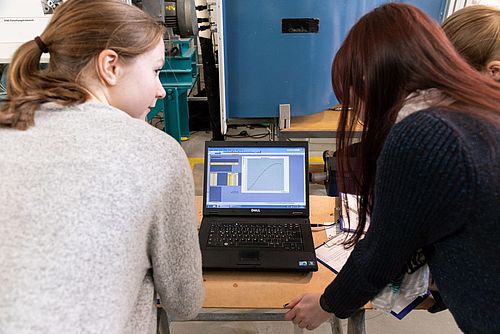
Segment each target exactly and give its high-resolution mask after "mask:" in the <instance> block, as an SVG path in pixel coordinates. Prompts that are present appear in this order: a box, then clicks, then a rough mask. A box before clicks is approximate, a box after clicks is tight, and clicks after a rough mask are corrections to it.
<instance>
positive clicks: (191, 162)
mask: <svg viewBox="0 0 500 334" xmlns="http://www.w3.org/2000/svg"><path fill="white" fill-rule="evenodd" d="M204 161H205V159H203V158H189V165H190V166H191V169H194V166H195V165H202V164H203V162H204Z"/></svg>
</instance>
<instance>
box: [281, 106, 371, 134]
mask: <svg viewBox="0 0 500 334" xmlns="http://www.w3.org/2000/svg"><path fill="white" fill-rule="evenodd" d="M339 118H340V111H338V110H331V109H327V110H324V111H322V112H319V113H315V114H311V115H306V116H294V117H292V119H291V121H290V127H289V128H286V129H281V130H279V133H278V138H279V140H287V139H289V138H323V137H324V138H335V137H337V127H338V125H339ZM362 130H363V126H362V125H361V124H357V126H356V128H355V132H354V134H353V135H354V137H361V131H362Z"/></svg>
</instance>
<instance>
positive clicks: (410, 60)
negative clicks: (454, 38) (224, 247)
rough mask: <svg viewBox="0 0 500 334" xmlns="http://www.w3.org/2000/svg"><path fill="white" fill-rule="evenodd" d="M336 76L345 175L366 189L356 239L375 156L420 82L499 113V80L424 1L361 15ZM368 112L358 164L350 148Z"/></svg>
mask: <svg viewBox="0 0 500 334" xmlns="http://www.w3.org/2000/svg"><path fill="white" fill-rule="evenodd" d="M332 84H333V90H334V92H335V95H336V96H337V98H338V100H339V101H340V102H341V103H342V112H341V116H340V121H339V127H338V131H337V151H338V152H340V154H338V169H339V173H338V174H339V182H340V187H341V188H342V183H343V181H342V180H344V179H345V178H346V177H350V178H352V179H353V181H354V182H355V184H356V187H357V189H358V194H359V195H360V202H359V203H358V204H359V211H360V224H359V226H358V230H357V232H356V234H355V235H354V236H353V237H352V238H351V239H350V240H349V241H348V244H349V245H353V244H354V243H356V242H357V241H358V240H359V238H360V236H361V234H362V231H363V228H364V225H365V223H366V216H367V215H369V214H370V213H371V209H372V203H373V201H372V196H373V190H374V182H375V172H376V161H377V158H378V156H379V154H380V151H381V149H382V146H383V144H384V141H385V139H386V137H387V135H388V133H389V131H390V129H391V128H392V126H393V125H394V123H395V120H396V116H397V114H398V112H399V110H400V109H401V107H402V105H403V102H404V99H405V98H406V97H407V96H408V95H409V94H410V93H412V92H414V91H416V90H423V89H429V88H437V89H439V90H440V91H441V93H442V94H444V95H445V96H448V97H451V98H452V99H454V100H455V102H454V103H453V104H452V105H451V106H450V107H449V109H450V111H461V112H467V113H471V114H473V115H476V116H477V117H482V118H485V119H487V120H489V121H491V122H496V123H498V122H499V119H500V117H499V116H500V112H499V106H500V84H498V83H496V82H494V81H493V80H492V79H491V78H487V77H486V76H483V75H481V74H480V73H479V72H477V71H476V70H474V69H473V68H472V67H471V66H470V65H468V64H467V63H466V62H465V61H464V60H463V59H462V57H461V56H459V55H458V53H457V52H456V51H455V49H454V47H453V46H452V44H451V43H450V41H449V40H448V39H447V37H446V35H445V34H444V32H443V31H442V29H441V28H440V26H439V25H438V24H437V22H435V21H433V19H431V18H430V17H429V16H427V15H426V14H425V13H423V12H422V11H421V10H419V9H418V8H416V7H414V6H411V5H406V4H396V3H389V4H385V5H382V6H380V7H378V8H376V9H375V10H373V11H371V12H370V13H368V14H366V15H365V16H363V17H362V18H361V19H360V20H359V21H358V22H357V23H356V24H355V25H354V26H353V27H352V29H351V30H350V32H349V34H348V35H347V37H346V39H345V41H344V42H343V44H342V46H341V47H340V49H339V50H338V52H337V54H336V56H335V59H334V61H333V65H332ZM358 119H362V121H363V123H364V126H363V133H362V136H361V143H360V150H359V155H360V156H359V158H360V164H361V166H359V168H360V169H359V170H360V172H358V173H354V171H353V170H354V168H353V166H350V165H349V159H348V156H347V154H342V152H348V150H347V149H346V148H347V147H348V146H349V145H350V144H352V142H353V136H352V131H353V130H354V127H355V126H356V123H357V122H358Z"/></svg>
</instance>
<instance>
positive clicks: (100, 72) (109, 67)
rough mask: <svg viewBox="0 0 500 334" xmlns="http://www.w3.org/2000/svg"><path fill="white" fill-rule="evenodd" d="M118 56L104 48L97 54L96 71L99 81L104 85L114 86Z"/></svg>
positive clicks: (116, 79)
mask: <svg viewBox="0 0 500 334" xmlns="http://www.w3.org/2000/svg"><path fill="white" fill-rule="evenodd" d="M118 68H119V57H118V54H117V53H116V52H115V51H113V50H110V49H106V50H103V51H101V53H99V56H97V63H96V72H97V76H98V77H99V81H101V83H102V84H103V85H105V86H114V85H116V83H117V81H118Z"/></svg>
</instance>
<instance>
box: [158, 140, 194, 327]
mask: <svg viewBox="0 0 500 334" xmlns="http://www.w3.org/2000/svg"><path fill="white" fill-rule="evenodd" d="M163 149H164V151H163V154H160V155H167V156H168V158H167V159H168V160H169V163H170V164H171V166H172V167H171V168H169V169H168V171H166V173H169V175H164V180H165V181H166V182H168V184H166V185H165V186H163V187H162V188H161V189H160V191H161V194H159V196H158V197H157V200H158V201H157V203H156V205H157V210H156V216H155V217H154V218H153V219H154V222H153V224H152V226H151V231H150V237H149V240H150V242H149V250H148V254H149V256H150V260H151V263H152V267H153V279H154V285H155V289H156V291H157V292H158V294H159V295H160V300H161V303H162V305H163V307H164V308H165V309H166V311H167V312H168V313H170V314H173V315H175V316H177V317H180V318H192V317H194V316H196V314H197V313H198V312H199V309H200V307H201V306H202V303H203V298H204V290H203V279H202V273H201V253H200V247H199V242H198V233H197V228H196V212H195V202H194V183H193V177H192V172H191V169H190V167H189V163H188V161H187V158H186V155H185V154H184V151H182V149H181V147H180V146H179V145H175V146H172V145H169V147H168V148H166V147H164V148H163Z"/></svg>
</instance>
